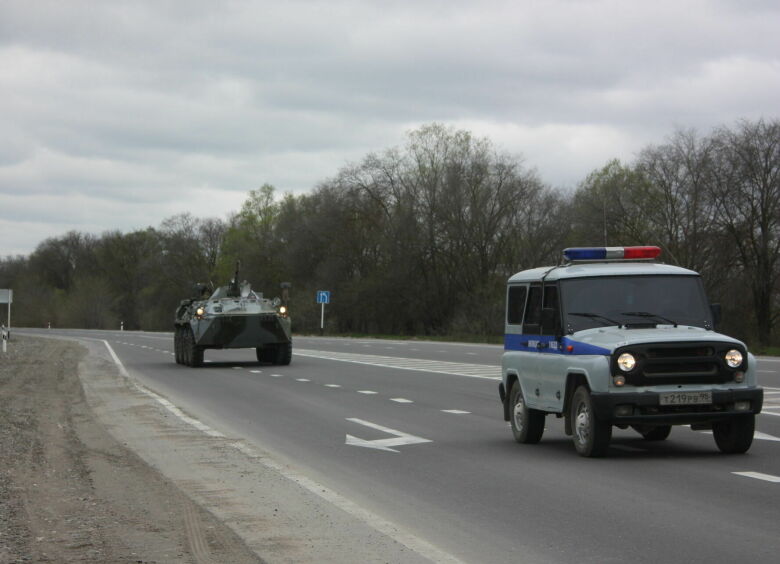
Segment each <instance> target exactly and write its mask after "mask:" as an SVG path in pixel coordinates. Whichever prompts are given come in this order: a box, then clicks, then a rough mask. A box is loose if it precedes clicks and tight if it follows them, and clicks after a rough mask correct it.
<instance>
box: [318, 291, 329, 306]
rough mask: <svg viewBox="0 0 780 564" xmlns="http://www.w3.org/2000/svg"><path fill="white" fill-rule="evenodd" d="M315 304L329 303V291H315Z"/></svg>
mask: <svg viewBox="0 0 780 564" xmlns="http://www.w3.org/2000/svg"><path fill="white" fill-rule="evenodd" d="M317 303H318V304H329V303H330V291H329V290H317Z"/></svg>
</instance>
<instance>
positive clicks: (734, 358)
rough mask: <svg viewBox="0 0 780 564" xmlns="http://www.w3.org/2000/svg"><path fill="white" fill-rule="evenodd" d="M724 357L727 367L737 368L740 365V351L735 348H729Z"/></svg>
mask: <svg viewBox="0 0 780 564" xmlns="http://www.w3.org/2000/svg"><path fill="white" fill-rule="evenodd" d="M724 358H725V359H726V364H728V365H729V368H739V367H740V366H741V365H742V353H741V352H739V351H738V350H737V349H731V350H730V351H729V352H727V353H726V356H725V357H724Z"/></svg>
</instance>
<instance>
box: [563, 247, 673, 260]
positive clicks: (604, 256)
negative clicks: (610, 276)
mask: <svg viewBox="0 0 780 564" xmlns="http://www.w3.org/2000/svg"><path fill="white" fill-rule="evenodd" d="M660 254H661V248H660V247H569V248H568V249H564V250H563V258H564V259H566V260H567V261H570V262H572V261H577V260H631V259H634V260H637V259H654V258H658V255H660Z"/></svg>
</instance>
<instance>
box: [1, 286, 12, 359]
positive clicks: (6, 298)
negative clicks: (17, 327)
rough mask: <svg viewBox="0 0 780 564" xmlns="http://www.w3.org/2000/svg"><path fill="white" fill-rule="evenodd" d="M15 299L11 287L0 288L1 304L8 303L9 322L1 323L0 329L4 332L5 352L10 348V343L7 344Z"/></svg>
mask: <svg viewBox="0 0 780 564" xmlns="http://www.w3.org/2000/svg"><path fill="white" fill-rule="evenodd" d="M13 301H14V291H13V290H11V289H2V290H0V304H8V323H6V324H5V325H3V324H2V323H0V331H1V332H2V340H3V353H5V352H6V351H7V350H8V345H7V344H6V343H7V342H8V339H9V337H10V336H11V304H12V303H13Z"/></svg>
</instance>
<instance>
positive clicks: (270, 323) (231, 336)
mask: <svg viewBox="0 0 780 564" xmlns="http://www.w3.org/2000/svg"><path fill="white" fill-rule="evenodd" d="M239 267H240V263H239V264H237V265H236V273H235V276H234V277H233V280H232V281H231V282H230V284H228V285H227V286H220V287H219V288H217V289H216V291H214V292H213V293H211V295H210V296H209V295H208V294H209V292H208V287H207V286H206V285H203V284H201V285H198V286H196V293H197V296H196V297H194V298H190V299H187V300H182V302H181V303H180V304H179V307H178V309H177V310H176V319H175V322H174V333H173V341H174V350H175V356H176V363H177V364H184V365H186V366H193V367H195V366H201V365H202V364H203V352H204V351H205V350H206V349H245V348H254V349H255V350H256V351H257V360H258V362H263V363H270V364H278V365H284V364H290V360H291V359H292V332H291V328H290V317H289V315H288V310H287V288H289V284H282V298H281V299H280V298H274V299H273V300H269V299H265V298H263V294H261V293H257V292H254V291H253V290H252V287H251V286H250V284H249V283H248V282H246V281H244V282H241V283H239V282H238V280H239V278H238V276H239Z"/></svg>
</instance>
